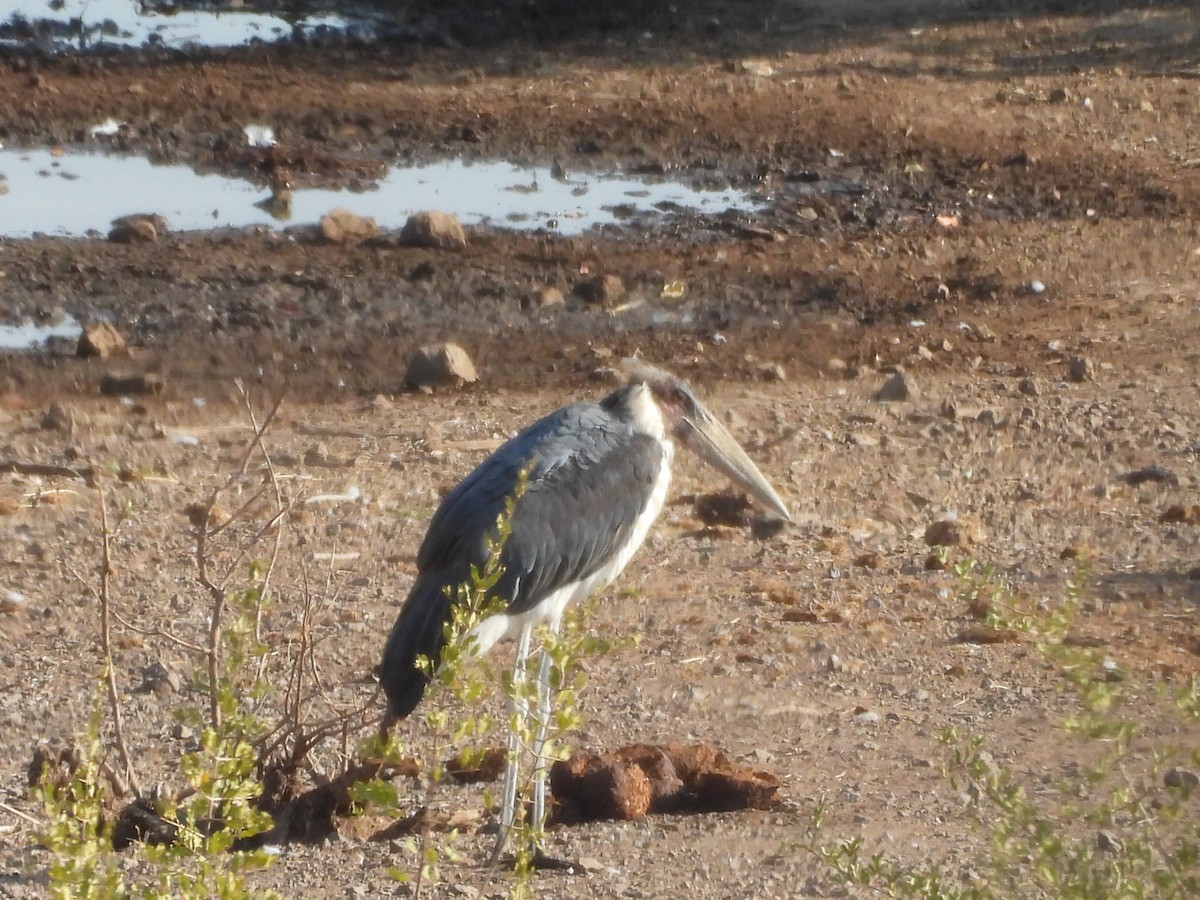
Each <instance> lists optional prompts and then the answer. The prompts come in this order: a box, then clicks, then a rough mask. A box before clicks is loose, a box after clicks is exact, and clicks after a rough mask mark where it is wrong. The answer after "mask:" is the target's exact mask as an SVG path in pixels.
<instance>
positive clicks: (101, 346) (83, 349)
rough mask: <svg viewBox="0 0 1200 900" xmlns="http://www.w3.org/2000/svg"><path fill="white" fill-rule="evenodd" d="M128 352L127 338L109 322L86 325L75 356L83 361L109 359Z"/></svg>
mask: <svg viewBox="0 0 1200 900" xmlns="http://www.w3.org/2000/svg"><path fill="white" fill-rule="evenodd" d="M126 352H127V350H126V347H125V336H124V335H122V334H121V332H119V331H117V329H116V327H115V326H114V325H112V324H110V323H108V322H93V323H91V324H89V325H85V326H84V328H83V334H81V335H80V336H79V345H78V347H76V349H75V355H76V356H79V357H80V358H82V359H108V358H109V357H110V356H117V355H124V354H125V353H126Z"/></svg>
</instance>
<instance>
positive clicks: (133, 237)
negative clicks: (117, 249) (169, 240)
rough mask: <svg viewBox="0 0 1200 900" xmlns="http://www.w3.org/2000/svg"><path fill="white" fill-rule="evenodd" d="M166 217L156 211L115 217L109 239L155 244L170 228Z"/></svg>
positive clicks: (117, 241) (122, 242) (126, 242)
mask: <svg viewBox="0 0 1200 900" xmlns="http://www.w3.org/2000/svg"><path fill="white" fill-rule="evenodd" d="M168 227H169V226H168V224H167V220H166V217H164V216H160V215H157V214H155V213H134V214H133V215H129V216H121V218H119V219H113V223H112V228H111V229H109V232H108V239H109V240H110V241H112V242H113V243H115V244H153V243H154V242H155V241H157V240H158V237H159V235H162V234H166V233H167V230H168Z"/></svg>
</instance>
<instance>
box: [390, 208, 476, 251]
mask: <svg viewBox="0 0 1200 900" xmlns="http://www.w3.org/2000/svg"><path fill="white" fill-rule="evenodd" d="M400 241H401V243H404V244H407V245H408V246H410V247H429V248H431V249H434V250H461V249H462V248H464V247H466V246H467V233H466V232H465V231H464V230H463V227H462V223H461V222H459V221H458V217H457V216H455V215H451V214H450V213H447V212H441V211H440V210H430V211H429V212H418V213H413V214H412V215H411V216H409V217H408V221H407V222H405V223H404V229H403V230H402V231H401V232H400Z"/></svg>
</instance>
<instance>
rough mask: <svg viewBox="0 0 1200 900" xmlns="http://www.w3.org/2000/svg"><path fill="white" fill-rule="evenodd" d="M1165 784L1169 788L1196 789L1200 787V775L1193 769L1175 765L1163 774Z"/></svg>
mask: <svg viewBox="0 0 1200 900" xmlns="http://www.w3.org/2000/svg"><path fill="white" fill-rule="evenodd" d="M1163 784H1165V785H1166V786H1167V787H1169V788H1181V789H1182V790H1184V791H1189V792H1190V791H1194V790H1195V789H1196V788H1200V775H1197V774H1196V773H1195V772H1193V771H1192V770H1191V769H1185V768H1183V767H1182V766H1174V767H1172V768H1170V769H1167V772H1166V774H1165V775H1163Z"/></svg>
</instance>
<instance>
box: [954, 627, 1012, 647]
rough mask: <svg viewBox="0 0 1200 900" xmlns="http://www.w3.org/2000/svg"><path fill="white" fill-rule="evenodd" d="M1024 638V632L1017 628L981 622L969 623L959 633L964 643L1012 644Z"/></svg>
mask: <svg viewBox="0 0 1200 900" xmlns="http://www.w3.org/2000/svg"><path fill="white" fill-rule="evenodd" d="M1024 639H1025V635H1024V633H1023V632H1021V631H1018V630H1017V629H1016V628H994V627H992V626H991V625H983V624H980V623H974V624H971V625H968V626H967V627H966V628H964V629H963V630H962V631H960V632H959V633H958V641H959V643H963V644H1011V643H1018V642H1020V641H1023V640H1024Z"/></svg>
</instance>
